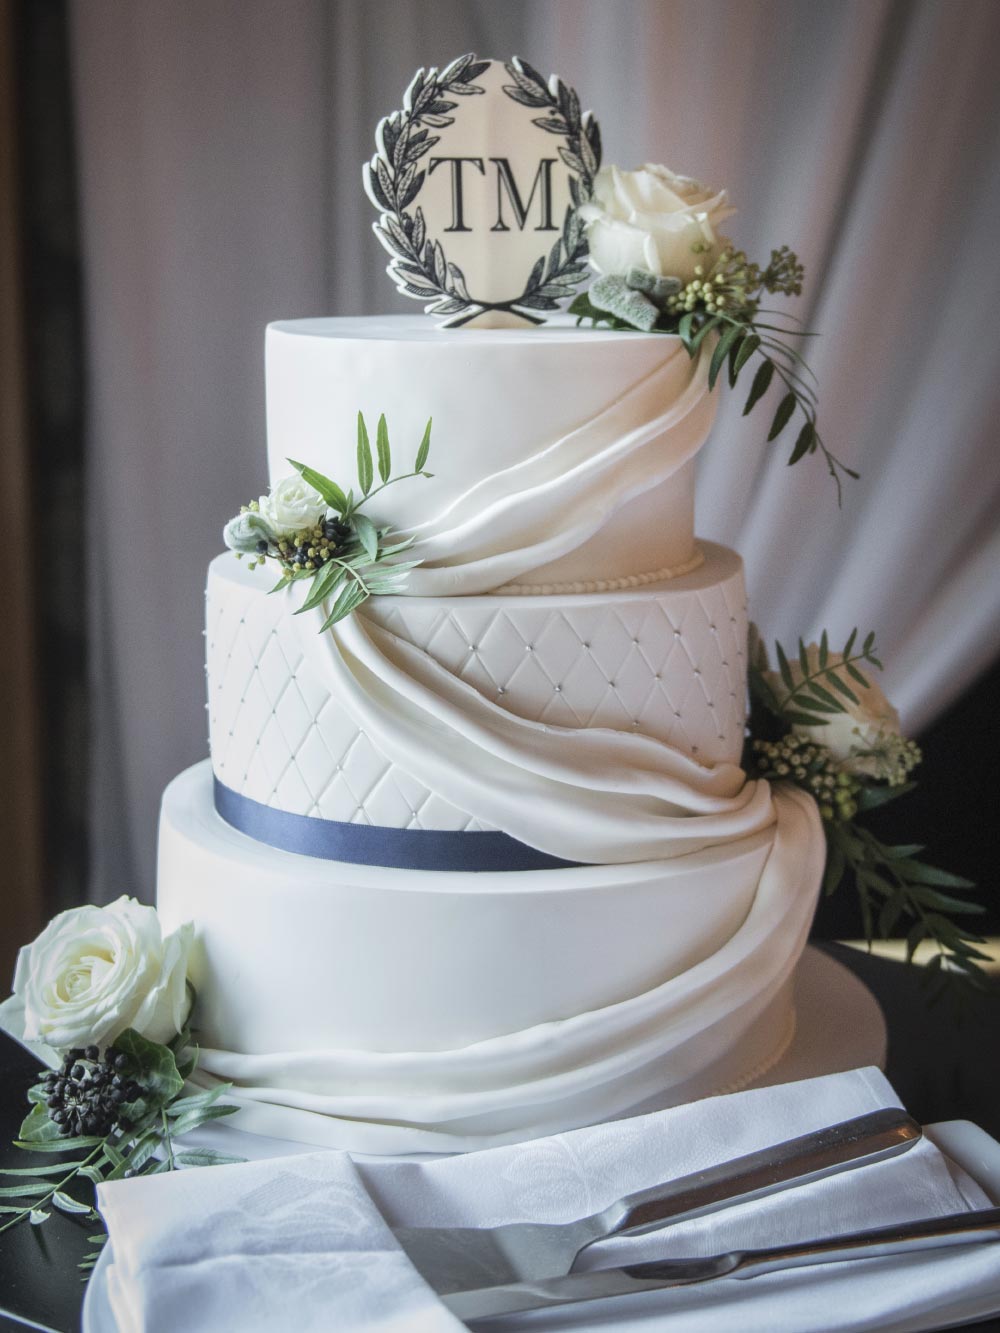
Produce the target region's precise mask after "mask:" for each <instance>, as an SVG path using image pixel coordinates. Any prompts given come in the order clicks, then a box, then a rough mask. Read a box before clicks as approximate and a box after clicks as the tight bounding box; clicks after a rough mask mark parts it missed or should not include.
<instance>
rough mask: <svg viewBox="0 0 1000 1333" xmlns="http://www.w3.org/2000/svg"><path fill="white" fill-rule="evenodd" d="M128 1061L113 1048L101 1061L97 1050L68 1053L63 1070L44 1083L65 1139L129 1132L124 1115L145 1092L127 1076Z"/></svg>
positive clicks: (51, 1112) (48, 1103)
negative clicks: (117, 1130) (127, 1106)
mask: <svg viewBox="0 0 1000 1333" xmlns="http://www.w3.org/2000/svg"><path fill="white" fill-rule="evenodd" d="M127 1067H128V1057H127V1056H125V1055H123V1054H122V1053H121V1052H120V1051H116V1050H115V1048H114V1047H113V1046H109V1047H108V1049H107V1051H106V1052H105V1053H104V1058H103V1059H102V1058H101V1053H100V1051H99V1050H98V1049H97V1047H96V1046H88V1047H87V1048H86V1049H85V1050H80V1049H75V1050H72V1051H68V1052H67V1054H66V1055H65V1057H64V1058H63V1062H62V1065H61V1066H60V1068H59V1069H53V1070H50V1071H49V1073H47V1074H46V1075H45V1077H44V1078H43V1079H42V1087H43V1088H44V1089H45V1094H46V1095H45V1105H46V1107H47V1108H48V1112H49V1119H50V1120H51V1121H52V1123H53V1124H55V1125H58V1127H59V1133H60V1134H61V1135H63V1137H64V1138H68V1137H69V1136H70V1135H76V1134H98V1135H101V1136H103V1135H105V1134H109V1133H110V1132H111V1130H112V1129H114V1128H115V1126H116V1125H117V1126H119V1127H121V1128H123V1129H127V1128H129V1122H128V1121H127V1120H126V1118H125V1117H124V1116H123V1115H122V1114H121V1108H122V1106H123V1105H124V1103H126V1102H132V1101H135V1099H136V1098H137V1097H138V1096H140V1095H141V1093H142V1088H141V1087H140V1086H139V1084H138V1083H136V1082H135V1080H134V1079H132V1078H129V1077H128V1075H127V1074H126V1073H125V1070H126V1069H127Z"/></svg>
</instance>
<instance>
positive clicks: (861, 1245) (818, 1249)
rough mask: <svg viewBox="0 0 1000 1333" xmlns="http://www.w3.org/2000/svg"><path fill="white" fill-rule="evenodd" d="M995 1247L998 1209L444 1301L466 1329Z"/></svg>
mask: <svg viewBox="0 0 1000 1333" xmlns="http://www.w3.org/2000/svg"><path fill="white" fill-rule="evenodd" d="M998 1240H1000V1208H987V1209H982V1210H981V1211H979V1212H969V1213H955V1214H952V1215H951V1216H948V1217H931V1218H925V1219H922V1220H921V1221H918V1222H910V1223H902V1224H898V1225H895V1226H890V1227H879V1228H878V1229H877V1230H874V1231H858V1232H851V1233H849V1234H847V1235H841V1236H832V1237H829V1238H827V1239H825V1240H814V1241H807V1242H806V1243H804V1244H798V1245H785V1246H775V1247H773V1248H771V1249H763V1250H733V1251H731V1252H730V1253H728V1254H717V1255H713V1256H711V1257H710V1258H705V1259H662V1260H654V1261H652V1262H650V1263H642V1264H629V1265H627V1266H625V1267H623V1268H605V1269H600V1270H598V1271H597V1272H593V1273H570V1274H569V1275H568V1276H565V1277H553V1278H548V1279H542V1280H540V1281H534V1282H512V1283H504V1284H502V1285H500V1286H493V1287H487V1288H485V1289H483V1290H480V1291H460V1292H454V1293H452V1294H451V1295H448V1296H444V1297H442V1300H443V1301H444V1304H445V1305H446V1306H447V1307H448V1309H449V1310H450V1311H451V1312H452V1314H453V1315H455V1316H456V1317H457V1318H458V1319H461V1320H462V1321H463V1323H469V1322H471V1321H474V1320H476V1319H486V1318H490V1317H495V1316H498V1315H505V1314H521V1313H524V1312H526V1311H528V1310H540V1309H544V1308H547V1307H551V1306H556V1305H571V1304H574V1303H575V1302H578V1301H596V1300H603V1299H605V1298H606V1297H609V1296H630V1295H634V1294H635V1293H636V1292H639V1291H662V1290H664V1289H665V1288H668V1287H681V1286H689V1285H691V1284H692V1283H696V1282H710V1281H712V1280H714V1279H715V1278H722V1277H731V1278H752V1277H757V1276H759V1275H760V1274H761V1273H773V1272H775V1271H777V1270H778V1269H783V1268H800V1267H803V1266H806V1265H809V1264H829V1263H839V1262H841V1261H843V1260H845V1259H850V1258H865V1259H873V1258H880V1257H883V1256H885V1255H893V1254H908V1253H910V1252H912V1251H914V1250H925V1249H939V1248H943V1247H944V1246H949V1245H967V1244H970V1243H976V1242H982V1241H998Z"/></svg>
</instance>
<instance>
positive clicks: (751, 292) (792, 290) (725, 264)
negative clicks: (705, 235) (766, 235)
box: [666, 245, 805, 322]
mask: <svg viewBox="0 0 1000 1333" xmlns="http://www.w3.org/2000/svg"><path fill="white" fill-rule="evenodd" d="M804 274H805V270H804V268H803V267H802V265H801V264H800V263H799V261H798V257H797V256H796V254H795V252H794V250H790V249H789V248H788V246H787V245H783V246H782V247H781V249H780V250H772V251H771V262H770V263H769V264H768V266H767V268H765V269H762V268H761V267H760V265H759V264H755V263H753V262H752V261H751V260H750V259H748V258H747V254H746V251H745V250H734V249H733V248H732V246H727V247H726V248H725V249H724V250H723V251H722V253H721V254H720V255H719V257H718V259H716V261H715V263H714V264H712V265H711V266H710V267H709V268H707V269H706V267H705V266H704V265H703V264H696V265H695V270H694V277H693V278H692V279H691V281H690V282H688V283H687V284H686V285H685V286H683V287H682V288H681V289H680V291H679V292H677V293H675V294H674V295H673V296H670V297H668V298H667V306H666V308H667V312H668V313H669V314H672V315H684V314H688V313H689V312H690V311H692V310H704V311H705V312H706V313H707V314H709V315H721V314H723V313H726V314H729V315H732V316H733V318H734V319H739V320H743V321H745V322H748V321H752V320H753V317H754V316H755V315H756V313H757V310H758V307H759V305H760V302H759V300H758V299H757V297H758V294H759V293H760V292H761V291H768V292H782V293H783V294H784V295H785V296H801V294H802V278H803V276H804Z"/></svg>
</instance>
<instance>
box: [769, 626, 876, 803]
mask: <svg viewBox="0 0 1000 1333" xmlns="http://www.w3.org/2000/svg"><path fill="white" fill-rule="evenodd" d="M806 656H807V659H808V662H809V671H810V674H812V673H813V672H816V671H818V670H819V647H818V645H817V644H815V643H811V644H809V645H808V647H807V648H806ZM843 661H844V659H843V658H842V657H841V655H840V654H839V653H830V654H829V655H828V657H827V666H828V668H833V669H834V674H835V675H836V676H837V677H838V679H840V680H842V681H843V682H844V684H845V685H846V686H847V687H848V689H849V690H850V691H851V692H852V694H853V695H854V696H855V698H856V699H857V701H858V702H857V703H856V704H853V703H851V702H850V700H849V699H847V698H846V696H841V697H842V698H843V703H844V707H845V709H846V712H843V713H831V714H829V721H828V722H825V723H823V725H822V726H817V727H807V726H804V725H801V724H799V723H796V724H795V725H794V726H793V727H792V730H793V731H794V732H795V733H796V734H797V735H799V736H808V737H809V739H810V740H812V741H815V742H816V744H817V745H822V746H825V748H826V749H827V750H829V752H830V754H831V755H832V756H833V758H834V759H835V760H837V762H838V763H839V764H840V766H841V767H842V768H843V769H844V771H845V772H847V773H854V774H856V775H857V776H858V777H872V778H882V777H884V776H885V773H884V771H883V769H884V760H883V759H882V758H880V752H881V751H883V750H886V749H887V748H892V742H893V741H894V740H896V739H897V738H899V737H901V735H902V732H901V730H900V726H899V714H898V713H897V712H896V710H895V708H893V706H892V704H891V703H890V702H889V700H888V699H887V698H886V697H885V695H884V694H883V693H882V690H881V689H880V688H879V686H878V685H877V684H876V682H875V681H874V680H873V679H872V677H871V676H870V675H869V674H868V673H867V672H866V671H862V672H861V674H862V675H863V676H864V677H865V679H866V680H867V681H868V688H867V689H865V688H864V687H863V686H862V685H860V684H859V683H858V682H857V681H856V680H855V679H854V678H853V677H852V676H851V675H850V674H849V673H848V672H847V670H846V668H845V667H844V665H843ZM788 665H789V668H790V670H791V672H792V678H793V680H794V681H795V683H796V684H798V683H799V682H800V681H801V680H802V667H801V665H800V664H799V662H798V661H797V659H795V658H791V659H789V663H788ZM859 669H860V668H859ZM765 679H766V680H767V681H768V683H769V684H770V686H771V688H772V689H773V690H774V692H775V694H776V695H777V697H778V698H779V699H782V698H784V696H785V695H786V694H787V693H788V687H787V686H786V685H785V683H784V682H783V681H782V679H781V676H780V675H779V674H778V672H776V671H770V672H767V673H765ZM819 683H820V684H821V685H822V684H824V682H823V681H822V680H820V682H819ZM830 693H832V694H836V695H838V696H840V691H839V690H837V689H836V687H834V688H833V689H832V690H831V691H830ZM865 751H868V752H870V753H864V752H865Z"/></svg>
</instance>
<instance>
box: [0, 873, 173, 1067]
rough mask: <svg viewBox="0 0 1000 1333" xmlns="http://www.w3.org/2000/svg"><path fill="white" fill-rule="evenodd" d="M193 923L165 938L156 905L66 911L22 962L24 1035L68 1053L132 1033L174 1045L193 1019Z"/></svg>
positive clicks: (19, 985) (121, 902) (17, 982)
mask: <svg viewBox="0 0 1000 1333" xmlns="http://www.w3.org/2000/svg"><path fill="white" fill-rule="evenodd" d="M193 938H194V926H193V925H192V924H191V923H190V922H187V923H186V924H185V925H183V926H181V927H180V928H179V929H178V930H175V931H173V932H172V933H171V934H169V935H167V936H166V938H164V937H163V932H162V930H161V928H160V918H159V917H158V916H157V914H156V911H155V909H154V908H152V907H145V906H143V904H142V903H139V902H137V901H136V900H135V899H134V898H125V897H122V898H119V899H118V901H117V902H114V903H111V904H110V906H108V907H74V908H71V909H70V910H69V911H68V912H61V913H60V914H59V916H57V917H55V918H54V919H53V920H52V921H50V922H49V924H48V925H47V926H46V927H45V929H44V930H43V931H42V933H41V935H39V936H38V938H37V939H36V940H35V941H34V943H33V944H29V945H26V946H25V948H23V949H22V950H21V952H20V953H19V955H18V959H17V968H16V970H15V973H14V994H15V995H16V996H19V997H20V999H21V1000H22V1001H23V1003H24V1036H25V1038H26V1039H27V1040H28V1041H44V1042H46V1043H47V1044H48V1045H49V1046H54V1047H56V1048H57V1049H59V1050H65V1049H68V1048H70V1047H73V1046H89V1045H91V1044H93V1045H95V1046H100V1047H104V1046H108V1045H110V1044H111V1043H112V1042H113V1041H114V1039H115V1038H116V1037H117V1036H119V1035H120V1034H121V1033H122V1032H124V1031H125V1029H126V1028H134V1029H135V1031H136V1032H138V1033H140V1035H141V1036H144V1037H146V1038H148V1039H149V1040H150V1041H158V1042H168V1041H170V1040H171V1039H172V1038H173V1037H175V1036H176V1035H177V1033H178V1032H180V1030H181V1028H182V1027H183V1026H184V1021H185V1019H186V1018H187V1013H188V1008H189V1006H190V999H189V995H188V989H187V968H188V955H189V953H190V951H191V944H192V941H193Z"/></svg>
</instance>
